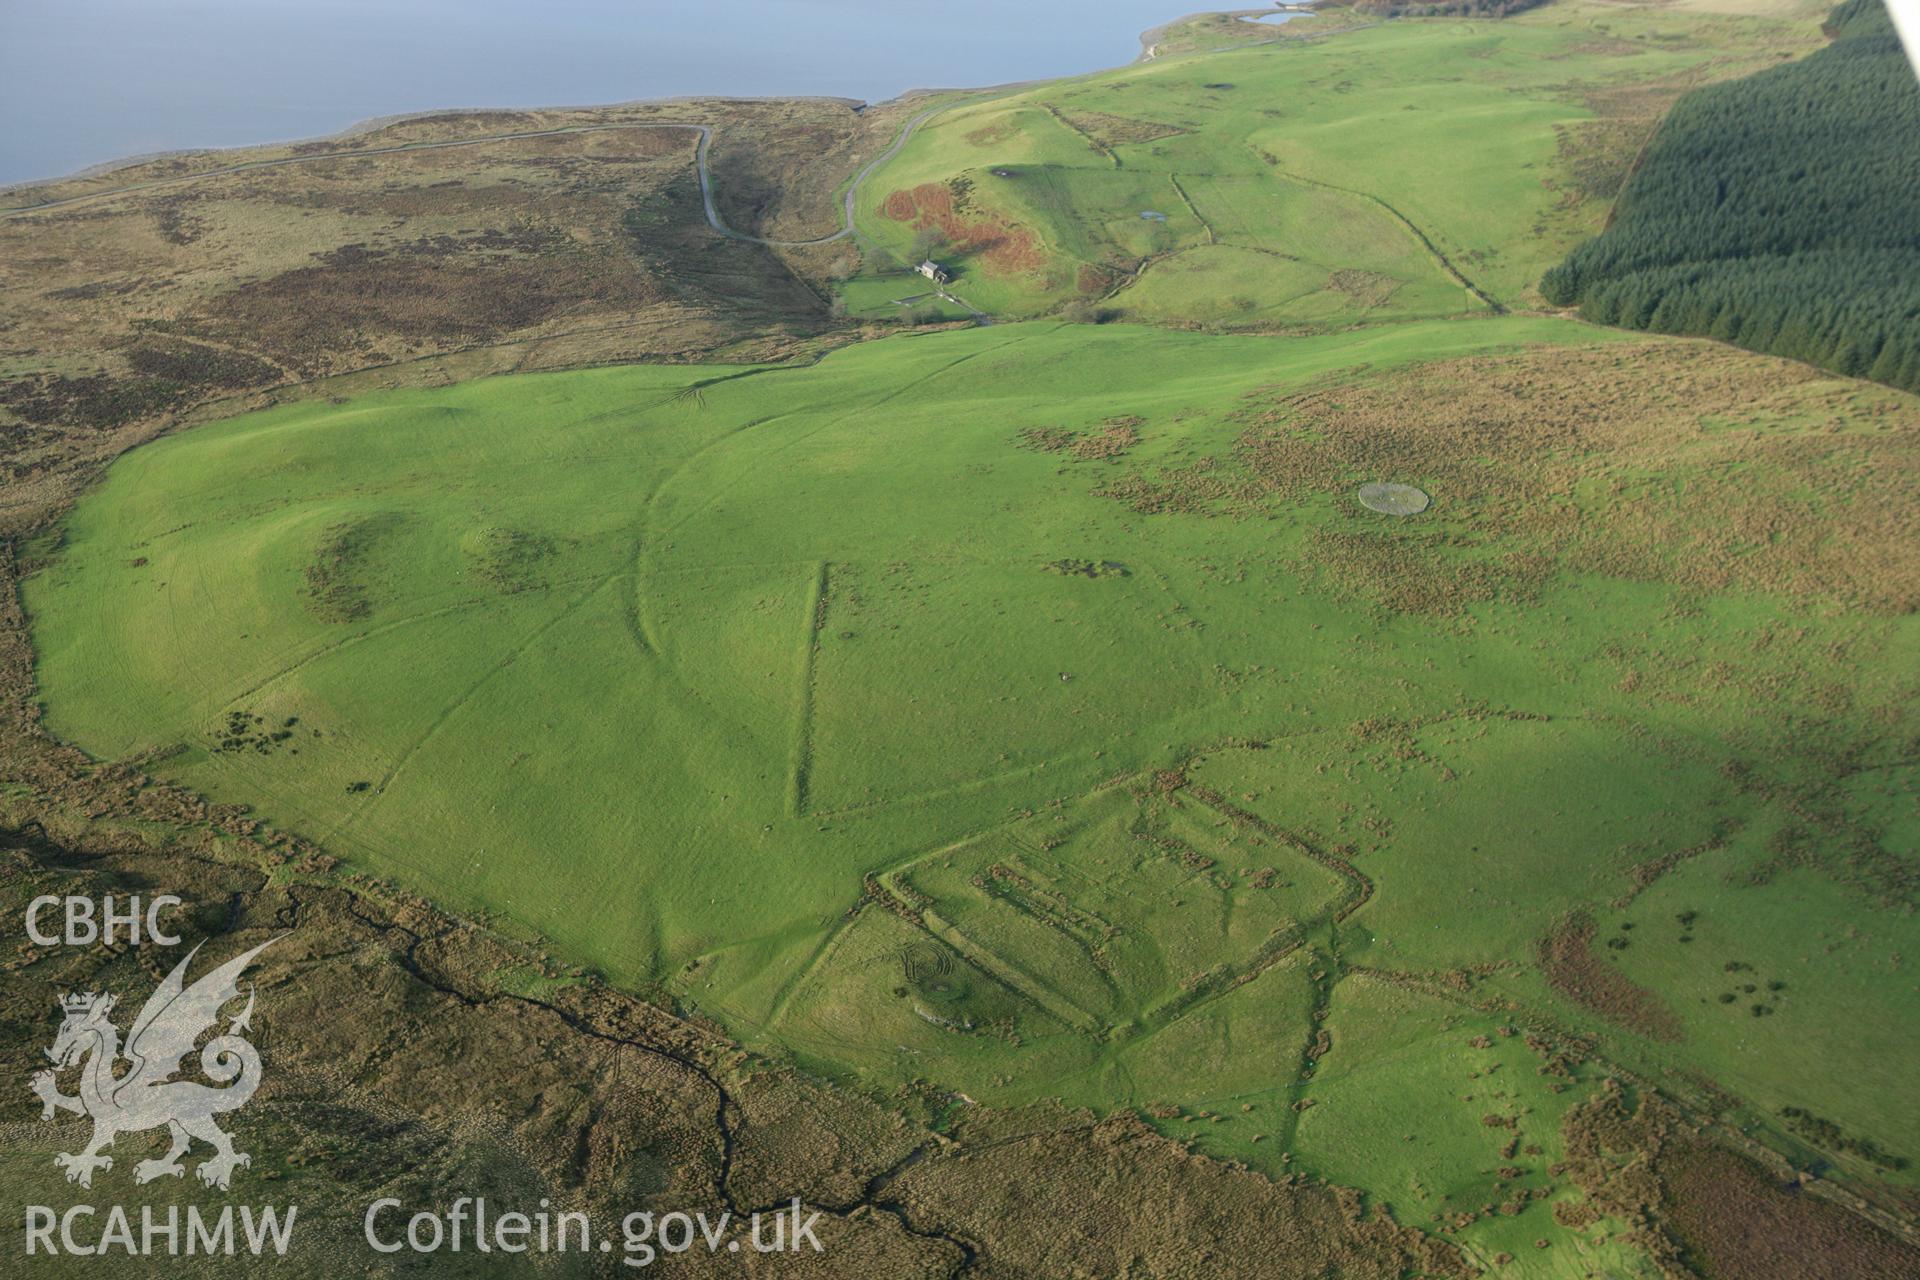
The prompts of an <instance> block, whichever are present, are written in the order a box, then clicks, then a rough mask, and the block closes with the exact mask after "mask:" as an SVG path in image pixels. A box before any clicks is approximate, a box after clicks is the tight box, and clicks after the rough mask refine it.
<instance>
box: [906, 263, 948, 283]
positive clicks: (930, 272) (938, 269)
mask: <svg viewBox="0 0 1920 1280" xmlns="http://www.w3.org/2000/svg"><path fill="white" fill-rule="evenodd" d="M914 270H915V271H918V272H919V273H920V274H921V275H923V276H925V277H926V278H927V279H929V280H931V281H933V282H934V283H935V284H945V283H947V282H948V281H949V280H951V279H953V274H952V273H951V272H949V271H948V270H947V269H946V268H945V267H943V266H941V265H940V264H939V263H937V262H935V261H934V260H933V259H932V258H928V259H927V260H926V261H925V262H922V263H921V264H920V265H919V266H917V267H915V268H914Z"/></svg>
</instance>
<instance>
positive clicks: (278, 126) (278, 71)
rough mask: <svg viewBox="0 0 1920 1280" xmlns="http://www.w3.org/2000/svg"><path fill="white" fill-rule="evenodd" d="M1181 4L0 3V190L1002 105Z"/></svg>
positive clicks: (1130, 48) (1186, 3)
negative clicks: (800, 117)
mask: <svg viewBox="0 0 1920 1280" xmlns="http://www.w3.org/2000/svg"><path fill="white" fill-rule="evenodd" d="M1204 7H1205V6H1204V5H1201V4H1195V3H1193V2H1192V0H1039V3H1034V2H1033V0H959V2H958V3H955V2H954V0H944V2H942V3H934V2H933V0H742V2H741V3H735V4H730V5H722V4H717V3H713V2H712V0H559V2H556V3H539V2H537V0H164V3H161V2H156V0H0V121H3V122H4V124H3V126H0V184H4V183H8V182H19V181H23V180H26V179H30V178H46V177H52V176H56V175H59V174H64V173H70V172H72V171H74V170H76V169H81V168H84V167H86V166H89V165H94V164H99V163H101V162H103V161H108V160H115V159H120V158H122V157H126V156H131V155H138V154H142V153H146V152H152V151H167V150H175V149H182V148H191V147H230V146H241V145H246V144H249V143H259V142H274V141H280V140H284V139H291V138H305V137H313V136H316V135H320V134H328V133H335V132H337V131H339V130H340V129H343V128H345V127H346V126H348V125H350V124H353V123H355V122H356V121H359V120H364V119H367V118H368V117H371V116H381V115H391V114H396V113H399V112H405V111H427V110H432V109H434V108H437V107H515V106H557V105H576V104H585V103H601V102H622V101H628V100H631V99H634V98H663V97H675V96H678V95H681V94H696V93H711V94H778V95H787V94H826V95H832V96H836V97H848V98H859V99H865V100H867V101H875V102H877V101H881V100H883V99H886V98H890V97H893V96H895V95H896V94H898V93H900V92H902V91H903V90H906V89H912V88H928V87H960V86H977V85H991V84H1002V83H1006V82H1007V81H1012V80H1028V79H1038V78H1042V77H1049V76H1060V75H1072V74H1074V73H1077V72H1083V71H1093V70H1098V69H1100V68H1102V67H1112V66H1118V65H1121V64H1123V63H1127V62H1131V61H1132V60H1133V59H1134V58H1135V57H1137V56H1138V55H1139V52H1140V44H1139V36H1140V33H1141V32H1142V31H1144V30H1146V29H1147V28H1149V27H1154V26H1157V25H1159V24H1160V23H1163V22H1166V21H1169V20H1170V19H1173V18H1177V17H1180V16H1181V15H1183V14H1185V13H1189V12H1192V11H1193V10H1194V9H1199V8H1204Z"/></svg>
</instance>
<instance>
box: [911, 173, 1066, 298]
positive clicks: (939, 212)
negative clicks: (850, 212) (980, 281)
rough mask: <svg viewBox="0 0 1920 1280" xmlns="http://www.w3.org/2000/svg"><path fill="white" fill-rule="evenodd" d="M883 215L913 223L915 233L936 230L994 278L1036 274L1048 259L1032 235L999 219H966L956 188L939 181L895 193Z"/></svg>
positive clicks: (957, 250) (956, 249) (959, 251)
mask: <svg viewBox="0 0 1920 1280" xmlns="http://www.w3.org/2000/svg"><path fill="white" fill-rule="evenodd" d="M880 212H881V214H882V215H884V216H885V217H888V218H891V219H892V220H893V221H895V222H910V223H912V224H913V226H914V229H915V230H924V229H925V228H928V227H937V228H939V230H940V234H941V235H943V236H945V237H946V238H947V241H948V243H950V244H952V245H953V247H954V249H955V251H956V252H958V253H960V254H963V255H965V256H966V257H969V258H976V259H978V260H979V261H980V263H981V264H982V265H983V266H984V267H985V268H986V269H987V271H988V272H989V273H990V274H992V275H1001V276H1010V275H1017V274H1019V273H1020V272H1022V271H1037V270H1039V269H1040V268H1041V267H1043V266H1045V265H1046V262H1047V260H1046V256H1045V255H1044V254H1042V253H1041V252H1040V244H1039V242H1038V241H1037V240H1035V239H1034V237H1033V233H1032V232H1031V231H1028V230H1026V229H1025V228H1024V227H1016V226H1013V225H1011V224H1009V223H1006V222H1002V221H1000V220H999V219H997V218H992V217H981V216H976V217H973V218H969V217H967V216H966V215H965V214H964V213H963V212H962V211H961V210H960V209H958V208H957V207H956V206H955V202H954V197H953V189H952V188H951V187H950V186H948V185H946V184H944V183H939V182H927V183H922V184H921V185H920V186H917V187H915V188H913V189H912V190H911V191H896V192H894V193H893V194H892V195H889V196H888V197H887V198H886V201H885V202H884V203H882V204H881V206H880Z"/></svg>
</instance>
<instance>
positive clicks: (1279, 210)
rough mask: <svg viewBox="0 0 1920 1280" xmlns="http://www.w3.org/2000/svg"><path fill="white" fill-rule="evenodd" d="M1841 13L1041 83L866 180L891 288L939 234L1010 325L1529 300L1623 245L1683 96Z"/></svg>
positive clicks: (1558, 27)
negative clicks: (1095, 313) (1089, 314)
mask: <svg viewBox="0 0 1920 1280" xmlns="http://www.w3.org/2000/svg"><path fill="white" fill-rule="evenodd" d="M1817 19H1818V10H1817V9H1801V10H1797V11H1796V12H1795V14H1794V15H1793V16H1791V17H1789V16H1786V15H1782V16H1780V17H1764V18H1763V17H1747V18H1743V19H1740V20H1737V21H1736V20H1733V19H1730V18H1729V17H1727V16H1726V15H1720V14H1711V13H1698V12H1691V11H1688V10H1686V9H1684V8H1673V9H1653V8H1628V7H1622V6H1615V5H1586V4H1577V3H1563V4H1555V5H1553V6H1551V7H1549V8H1546V9H1542V10H1535V11H1532V12H1527V13H1522V14H1519V15H1517V16H1514V17H1511V18H1508V19H1505V20H1501V21H1497V22H1496V21H1479V22H1458V21H1447V22H1408V21H1400V22H1393V23H1388V24H1373V25H1370V26H1367V27H1365V28H1364V29H1360V30H1353V31H1347V32H1341V33H1339V34H1337V35H1335V36H1333V37H1330V38H1317V39H1295V38H1281V39H1278V40H1275V41H1272V42H1269V43H1266V44H1260V45H1254V46H1250V47H1245V48H1238V49H1229V50H1224V51H1220V52H1215V53H1208V54H1204V55H1197V56H1187V57H1171V58H1163V59H1159V60H1156V61H1153V62H1149V63H1145V64H1136V65H1134V66H1130V67H1126V68H1123V69H1120V70H1115V71H1110V72H1103V73H1100V74H1097V75H1091V76H1083V77H1079V78H1077V79H1073V80H1067V81H1061V82H1057V83H1050V84H1046V85H1042V86H1039V87H1037V88H1032V89H1026V90H1023V91H1021V92H1017V93H1013V94H1010V95H1006V96H1002V97H998V98H993V99H990V100H988V101H985V102H981V103H977V104H973V105H968V106H963V107H960V108H958V109H955V110H951V111H948V112H945V113H943V114H942V115H940V116H938V117H936V118H935V119H933V120H930V121H929V122H928V123H927V124H926V125H925V126H923V127H922V128H921V129H920V130H919V132H918V133H917V134H916V135H915V136H914V137H913V139H912V140H911V141H910V142H909V144H908V145H907V147H906V148H905V149H904V150H903V151H902V152H901V154H900V155H899V156H897V157H895V158H894V159H893V160H891V161H889V162H888V163H887V164H886V165H883V166H882V167H881V168H880V170H879V171H878V172H877V173H876V174H875V175H874V176H873V178H872V180H871V181H869V182H868V183H867V184H866V186H865V187H864V188H863V189H862V191H861V227H862V229H863V232H864V233H865V234H866V235H867V236H869V237H870V238H871V239H872V240H873V241H875V242H876V243H877V244H878V245H879V246H880V247H881V248H882V249H884V250H885V251H886V252H885V253H884V254H881V255H870V261H871V263H872V267H871V269H872V270H874V271H881V270H884V269H886V268H887V266H888V262H889V259H891V260H893V261H895V262H898V261H905V260H907V259H909V258H911V257H912V256H913V252H914V249H915V247H916V236H917V235H919V234H920V233H921V232H922V231H923V230H937V231H942V232H944V233H945V241H946V247H945V248H944V250H943V251H942V256H943V258H944V260H945V261H946V262H948V264H949V265H952V266H955V267H956V268H957V269H958V272H959V278H958V280H957V281H956V283H955V286H954V287H955V290H956V291H957V292H958V293H959V294H960V295H961V296H962V297H965V298H966V299H967V300H968V301H969V302H971V303H973V304H974V305H976V306H979V307H983V308H985V309H986V310H988V311H990V312H993V313H995V314H1009V315H1033V314H1038V313H1041V312H1044V311H1047V310H1049V309H1051V308H1054V307H1057V306H1060V305H1062V304H1064V303H1069V302H1073V301H1076V300H1088V299H1104V302H1103V305H1105V306H1108V307H1110V308H1113V309H1116V310H1118V311H1119V312H1120V313H1121V314H1123V315H1124V316H1125V317H1126V318H1128V319H1133V320H1154V321H1166V322H1175V323H1190V324H1204V325H1209V326H1213V327H1226V328H1234V327H1242V328H1266V329H1273V328H1288V327H1293V328H1298V327H1326V326H1335V325H1342V324H1350V323H1354V322H1357V321H1364V320H1378V319H1383V318H1407V317H1417V316H1431V315H1446V314H1453V313H1459V312H1471V311H1476V310H1485V309H1488V308H1489V307H1492V306H1500V305H1504V306H1513V305H1516V304H1519V303H1523V302H1525V301H1527V300H1528V299H1530V298H1534V297H1537V295H1536V294H1535V293H1534V286H1535V285H1536V284H1537V282H1538V281H1539V278H1540V274H1541V272H1542V271H1544V270H1545V269H1546V268H1547V267H1549V266H1552V265H1553V264H1554V263H1556V262H1558V261H1559V259H1560V258H1561V257H1563V256H1564V255H1565V253H1566V251H1567V250H1568V249H1569V248H1571V247H1572V246H1573V244H1575V243H1576V242H1578V241H1579V240H1581V239H1583V238H1585V237H1586V236H1589V235H1591V234H1593V233H1594V232H1595V231H1597V230H1598V229H1599V225H1600V221H1601V219H1602V217H1603V216H1604V214H1605V212H1606V209H1607V207H1608V204H1607V202H1608V198H1609V197H1610V196H1611V194H1612V186H1613V184H1614V183H1616V182H1617V181H1618V179H1619V177H1620V175H1621V174H1623V173H1624V172H1625V169H1626V167H1627V165H1628V163H1629V162H1630V161H1631V160H1632V157H1633V154H1634V152H1635V150H1636V149H1637V148H1638V146H1639V145H1640V143H1641V141H1642V140H1643V139H1644V136H1645V134H1646V133H1647V132H1650V128H1651V124H1652V122H1653V120H1654V119H1655V118H1657V114H1658V111H1659V110H1660V108H1661V107H1662V106H1663V105H1664V103H1665V102H1666V101H1667V100H1669V99H1670V97H1671V96H1672V95H1673V94H1674V93H1676V92H1678V89H1679V87H1680V86H1681V85H1683V84H1685V83H1690V82H1691V81H1692V80H1693V79H1694V78H1697V77H1699V76H1701V75H1702V74H1712V75H1714V76H1726V75H1730V74H1738V73H1739V72H1740V71H1741V70H1743V69H1744V70H1751V69H1754V68H1756V67H1759V66H1763V65H1768V64H1770V63H1771V62H1773V61H1775V60H1776V59H1777V58H1778V57H1780V56H1783V55H1785V54H1787V53H1799V52H1804V51H1805V50H1807V49H1809V48H1811V47H1813V46H1814V44H1816V43H1817V31H1816V30H1815V27H1816V24H1817ZM916 196H917V199H916V198H915V197H916ZM874 283H877V282H874V281H867V282H862V283H858V284H856V285H855V286H854V288H853V289H852V291H851V292H852V297H851V298H850V304H851V305H853V306H854V307H855V308H856V309H858V308H860V307H861V306H862V305H863V304H866V302H867V294H868V292H869V291H870V290H871V289H872V287H873V285H874Z"/></svg>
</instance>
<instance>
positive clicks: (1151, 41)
mask: <svg viewBox="0 0 1920 1280" xmlns="http://www.w3.org/2000/svg"><path fill="white" fill-rule="evenodd" d="M1316 7H1317V3H1316V0H1308V2H1307V3H1302V4H1280V3H1276V4H1274V5H1273V6H1272V7H1270V8H1264V9H1202V10H1198V11H1196V12H1194V13H1189V14H1184V15H1182V16H1180V17H1178V18H1172V19H1169V20H1168V21H1166V22H1163V23H1161V24H1159V25H1158V26H1154V27H1149V28H1148V29H1147V30H1145V31H1143V32H1141V33H1140V37H1139V41H1140V52H1139V54H1138V55H1136V56H1135V58H1134V59H1133V63H1141V62H1148V61H1152V59H1153V56H1154V54H1153V50H1154V47H1155V46H1156V45H1157V44H1158V43H1159V41H1160V38H1161V37H1162V36H1163V35H1164V34H1165V33H1166V32H1167V31H1169V30H1171V29H1173V28H1174V27H1177V26H1179V25H1181V24H1182V23H1185V22H1191V21H1193V20H1194V19H1196V18H1202V17H1208V16H1211V15H1213V14H1227V15H1229V16H1233V17H1247V16H1248V15H1252V14H1269V13H1299V14H1301V15H1303V16H1304V15H1306V14H1308V13H1311V12H1313V10H1314V9H1315V8H1316ZM1123 65H1133V64H1131V63H1130V64H1123ZM1109 69H1110V68H1109ZM1050 78H1052V77H1043V78H1041V79H1028V80H1009V81H1005V82H1002V83H998V84H987V85H944V86H940V85H923V86H917V87H915V88H911V89H905V90H902V91H901V92H900V93H897V94H895V95H894V96H892V97H890V98H883V99H881V100H879V101H877V102H876V101H873V100H871V99H866V98H852V97H846V96H843V95H839V94H810V93H801V94H785V93H765V94H747V93H712V94H700V93H694V94H686V93H682V94H671V95H668V96H666V97H659V98H626V99H621V100H619V101H614V102H590V103H538V104H519V105H515V106H502V105H499V104H494V105H492V106H484V107H481V106H468V107H454V106H446V107H430V108H427V109H424V110H420V111H398V112H390V113H387V114H385V115H376V116H367V117H365V118H364V119H360V120H356V121H354V122H353V123H351V124H349V125H346V126H345V127H344V128H341V129H337V130H334V131H333V132H331V133H316V134H308V135H304V136H301V137H295V138H270V139H267V140H265V141H261V142H241V143H234V144H231V145H228V146H204V147H170V148H166V149H163V150H160V151H144V152H139V153H137V154H134V155H127V156H119V157H116V158H115V159H112V160H102V161H100V162H98V163H95V164H90V165H86V166H83V167H81V168H79V169H74V170H71V171H69V172H66V173H58V174H50V175H48V176H45V177H39V178H22V179H20V180H19V181H17V182H5V183H0V197H5V196H9V195H12V194H14V193H18V192H26V191H30V190H32V189H33V188H35V187H50V186H57V185H59V184H60V183H63V182H84V181H86V180H87V179H89V178H101V177H105V176H107V175H109V174H111V173H115V172H117V171H119V170H121V169H130V168H134V167H136V166H139V165H143V164H153V163H155V162H157V161H162V160H174V159H183V158H187V157H193V156H218V155H228V154H238V153H240V152H245V151H255V150H259V149H260V148H263V147H299V146H308V145H311V144H313V143H318V142H344V141H346V140H347V139H350V138H356V137H359V136H361V135H363V134H368V133H373V132H376V131H377V130H380V129H385V128H389V127H391V126H393V125H397V124H405V123H407V122H409V121H414V120H431V119H434V118H435V117H438V116H488V115H507V114H511V113H515V112H522V111H614V110H619V109H621V108H624V107H644V106H671V105H675V104H683V103H692V102H713V101H727V102H841V103H846V104H848V105H849V106H851V107H852V108H853V109H854V110H855V111H856V112H859V111H867V110H871V109H873V108H875V107H884V106H890V105H893V104H895V103H904V102H909V101H911V100H913V99H915V98H923V97H928V96H930V95H934V94H943V93H997V92H1001V91H1006V90H1013V89H1019V88H1024V87H1026V86H1028V85H1034V84H1040V83H1043V82H1044V81H1045V80H1046V79H1050Z"/></svg>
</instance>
